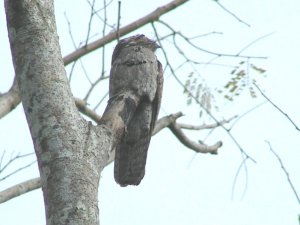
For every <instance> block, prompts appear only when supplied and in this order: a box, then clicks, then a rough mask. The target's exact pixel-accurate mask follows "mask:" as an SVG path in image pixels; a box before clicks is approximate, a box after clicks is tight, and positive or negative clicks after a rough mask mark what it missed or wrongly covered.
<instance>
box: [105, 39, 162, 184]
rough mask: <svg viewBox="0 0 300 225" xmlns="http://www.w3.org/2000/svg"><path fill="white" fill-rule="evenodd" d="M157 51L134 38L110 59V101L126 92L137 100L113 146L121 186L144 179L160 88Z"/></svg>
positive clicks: (149, 42)
mask: <svg viewBox="0 0 300 225" xmlns="http://www.w3.org/2000/svg"><path fill="white" fill-rule="evenodd" d="M157 48H159V45H157V44H156V43H155V42H154V41H152V40H150V39H148V38H147V37H146V36H145V35H136V36H132V37H129V38H125V39H123V40H121V41H120V42H119V43H118V44H117V46H116V47H115V49H114V52H113V55H112V66H111V71H110V80H109V97H110V99H112V98H117V97H118V95H121V94H124V93H126V92H128V93H133V94H134V95H135V96H137V97H138V99H139V101H138V104H137V107H132V109H131V108H130V106H129V107H127V109H128V110H127V112H126V114H128V116H127V117H126V118H127V119H126V120H127V121H124V124H125V132H124V135H123V136H122V137H121V139H120V140H119V142H118V143H117V144H116V153H115V165H114V177H115V180H116V182H117V183H119V184H120V185H121V186H127V185H138V184H139V183H140V182H141V180H142V179H143V177H144V175H145V165H146V159H147V151H148V147H149V143H150V139H151V135H152V131H153V128H154V125H155V122H156V119H157V115H158V112H159V108H160V102H161V96H162V88H163V74H162V65H161V63H160V62H159V61H158V60H157V58H156V56H155V54H154V52H155V50H156V49H157ZM125 104H126V103H125ZM128 104H129V102H128Z"/></svg>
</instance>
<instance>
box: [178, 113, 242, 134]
mask: <svg viewBox="0 0 300 225" xmlns="http://www.w3.org/2000/svg"><path fill="white" fill-rule="evenodd" d="M237 117H238V116H237V115H236V116H233V117H231V118H229V119H227V120H225V119H224V120H222V121H220V122H218V123H213V124H202V125H198V126H197V125H192V124H184V123H177V125H178V126H179V127H180V128H181V129H188V130H204V129H213V128H217V127H219V126H220V125H223V124H225V123H229V122H230V121H232V120H233V119H235V118H237Z"/></svg>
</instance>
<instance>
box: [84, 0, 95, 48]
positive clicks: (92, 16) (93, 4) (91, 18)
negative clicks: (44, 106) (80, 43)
mask: <svg viewBox="0 0 300 225" xmlns="http://www.w3.org/2000/svg"><path fill="white" fill-rule="evenodd" d="M87 1H88V2H89V3H90V1H89V0H87ZM94 7H95V0H93V3H92V5H91V13H90V19H89V23H88V30H87V34H86V39H85V46H86V45H87V44H88V41H89V38H90V33H91V27H92V21H93V18H94Z"/></svg>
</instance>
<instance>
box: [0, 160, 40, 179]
mask: <svg viewBox="0 0 300 225" xmlns="http://www.w3.org/2000/svg"><path fill="white" fill-rule="evenodd" d="M34 163H36V160H34V161H32V162H31V163H29V164H27V165H26V166H22V167H20V168H18V169H16V170H15V171H13V172H11V173H9V174H8V175H6V176H4V177H2V178H0V181H2V180H5V179H7V178H8V177H10V176H12V175H14V174H16V173H17V172H20V171H21V170H24V169H26V168H28V167H30V166H31V165H33V164H34Z"/></svg>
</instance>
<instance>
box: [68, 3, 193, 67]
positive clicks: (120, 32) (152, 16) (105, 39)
mask: <svg viewBox="0 0 300 225" xmlns="http://www.w3.org/2000/svg"><path fill="white" fill-rule="evenodd" d="M187 1H188V0H173V1H171V2H170V3H168V4H166V5H164V6H161V7H158V8H157V9H156V10H154V11H153V12H151V13H150V14H148V15H146V16H144V17H142V18H140V19H138V20H136V21H134V22H132V23H130V24H128V25H127V26H124V27H122V28H120V29H119V30H118V31H114V32H112V33H109V34H108V35H106V36H104V37H102V38H101V39H99V40H97V41H94V42H92V43H90V44H88V45H86V46H83V47H81V48H79V49H77V50H76V51H74V52H72V53H71V54H69V55H67V56H65V57H64V63H65V65H68V64H70V63H71V62H73V61H75V60H77V59H78V58H80V57H82V56H84V55H86V54H88V53H90V52H92V51H94V50H96V49H98V48H100V47H102V46H104V45H106V44H108V43H110V42H112V41H113V40H115V39H117V38H118V36H119V37H122V36H124V35H126V34H128V33H130V32H132V31H134V30H136V29H138V28H140V27H142V26H144V25H146V24H148V23H151V22H153V21H156V20H158V19H159V17H160V16H162V15H163V14H166V13H168V12H169V11H171V10H173V9H175V8H176V7H178V6H180V5H182V4H184V3H186V2H187Z"/></svg>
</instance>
